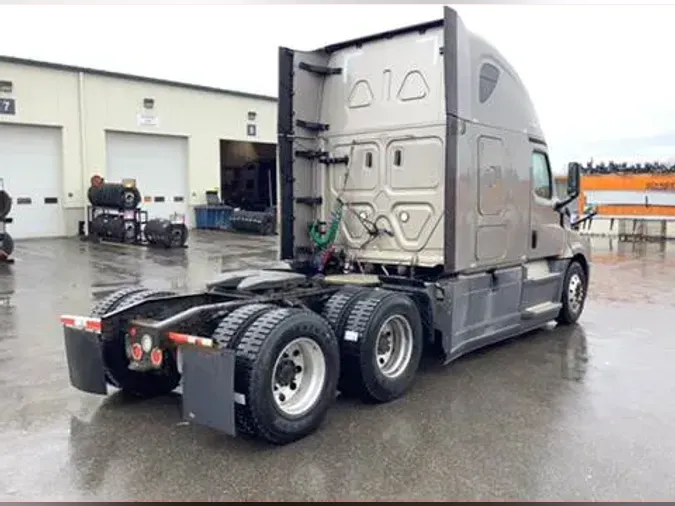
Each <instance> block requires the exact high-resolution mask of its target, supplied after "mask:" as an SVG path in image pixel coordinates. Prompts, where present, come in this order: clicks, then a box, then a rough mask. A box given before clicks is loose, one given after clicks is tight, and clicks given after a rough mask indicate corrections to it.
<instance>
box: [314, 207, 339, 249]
mask: <svg viewBox="0 0 675 506" xmlns="http://www.w3.org/2000/svg"><path fill="white" fill-rule="evenodd" d="M343 208H344V202H342V200H340V199H338V200H337V202H336V204H335V208H334V209H333V212H332V213H331V221H330V226H329V227H328V230H327V231H326V232H325V233H323V232H321V230H320V227H321V222H318V221H315V222H314V223H312V226H311V228H310V229H309V236H310V237H311V239H312V241H313V242H314V245H315V246H316V247H317V248H318V249H319V251H323V250H324V249H326V248H327V247H329V246H331V245H332V244H333V242H335V239H336V237H337V234H338V230H339V229H340V222H341V221H342V209H343Z"/></svg>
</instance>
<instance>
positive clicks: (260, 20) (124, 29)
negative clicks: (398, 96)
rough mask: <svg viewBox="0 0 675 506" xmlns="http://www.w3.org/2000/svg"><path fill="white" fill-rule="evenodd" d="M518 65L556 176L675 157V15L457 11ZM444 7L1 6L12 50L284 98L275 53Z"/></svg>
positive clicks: (2, 39)
mask: <svg viewBox="0 0 675 506" xmlns="http://www.w3.org/2000/svg"><path fill="white" fill-rule="evenodd" d="M455 8H456V9H457V10H458V11H459V13H460V15H461V16H462V18H463V19H464V22H465V24H466V25H467V27H468V28H469V29H471V30H473V31H475V32H477V33H479V34H481V35H483V36H484V37H486V38H487V39H488V40H490V41H491V42H493V43H494V44H495V45H496V46H498V48H499V49H500V50H501V51H502V53H503V54H504V56H506V58H508V59H509V60H510V61H511V63H512V64H513V65H514V66H515V67H516V69H517V71H518V72H519V74H520V76H521V77H522V79H523V80H524V82H525V84H526V86H527V87H528V89H529V91H530V94H531V96H532V98H533V100H534V102H535V105H536V107H537V109H538V111H539V115H540V119H541V122H542V126H543V127H544V130H545V133H546V135H547V138H548V140H549V144H550V145H551V150H552V161H553V164H554V166H555V168H556V169H560V168H561V167H563V166H564V165H565V164H566V163H567V162H568V161H570V160H571V159H580V161H585V160H587V159H588V158H589V157H590V156H595V158H596V159H599V158H603V157H612V156H614V157H617V158H631V159H644V158H653V157H661V158H663V157H666V158H670V157H673V156H674V155H675V64H673V50H674V49H675V42H673V40H674V39H673V36H672V29H673V26H675V24H674V22H675V5H673V6H667V5H664V6H653V5H652V6H629V5H614V6H611V5H605V6H590V5H579V6H573V5H567V6H565V5H514V6H511V5H499V6H498V5H477V6H470V5H458V6H456V7H455ZM441 15H442V7H441V6H440V5H418V6H395V5H342V6H320V5H294V6H282V5H247V6H241V5H202V6H180V5H166V6H160V5H155V6H131V5H114V6H88V5H79V6H78V5H70V6H63V5H62V6H45V5H22V6H8V5H3V6H0V19H2V20H3V22H2V28H1V29H0V53H2V54H5V55H11V56H20V57H26V58H33V59H38V60H47V61H53V62H58V63H66V64H73V65H82V66H89V67H95V68H101V69H105V70H113V71H121V72H127V73H132V74H141V75H148V76H152V77H160V78H167V79H173V80H179V81H187V82H192V83H197V84H205V85H212V86H217V87H222V88H230V89H239V90H245V91H250V92H256V93H263V94H270V95H276V92H277V47H278V46H279V45H286V46H290V47H296V48H301V49H312V48H314V47H320V46H322V45H325V44H328V43H332V42H338V41H340V40H343V39H347V38H352V37H356V36H359V35H364V34H368V33H371V32H377V31H382V30H387V29H390V28H394V27H397V26H403V25H406V24H411V23H416V22H420V21H426V20H429V19H435V18H438V17H440V16H441Z"/></svg>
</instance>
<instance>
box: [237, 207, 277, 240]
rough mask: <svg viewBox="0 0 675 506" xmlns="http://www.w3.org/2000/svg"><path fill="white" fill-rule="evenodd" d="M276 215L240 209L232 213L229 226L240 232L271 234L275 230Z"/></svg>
mask: <svg viewBox="0 0 675 506" xmlns="http://www.w3.org/2000/svg"><path fill="white" fill-rule="evenodd" d="M275 222H276V215H275V214H274V213H271V212H258V211H242V210H237V211H234V212H233V213H232V218H231V220H230V226H231V227H232V229H233V230H237V231H240V232H252V233H254V234H260V235H271V234H273V233H274V231H275Z"/></svg>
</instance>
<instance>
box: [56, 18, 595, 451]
mask: <svg viewBox="0 0 675 506" xmlns="http://www.w3.org/2000/svg"><path fill="white" fill-rule="evenodd" d="M579 169H580V167H579V166H578V165H576V164H571V165H570V166H569V174H568V178H567V181H568V192H567V195H566V196H565V197H564V198H561V197H558V196H556V192H555V190H554V179H553V175H552V172H551V166H550V163H549V158H548V155H547V145H546V141H545V139H544V135H543V133H542V131H541V128H540V126H539V122H538V119H537V114H536V112H535V109H534V107H533V105H532V102H531V101H530V98H529V96H528V93H527V91H526V89H525V87H524V86H523V83H522V82H521V81H520V79H519V78H518V76H517V74H516V72H515V70H514V69H513V68H512V67H511V66H510V65H509V63H508V62H507V61H506V60H505V59H504V57H502V55H500V53H499V52H498V51H497V50H496V49H495V48H494V47H493V46H491V45H490V44H489V43H487V42H486V41H485V40H483V39H482V38H481V37H479V36H477V35H475V34H474V33H472V32H470V31H469V30H467V29H466V28H465V26H464V24H463V23H462V21H461V20H460V18H459V17H458V15H457V13H456V12H455V11H454V10H453V9H451V8H445V9H444V16H443V18H442V19H440V20H438V21H433V22H429V23H424V24H420V25H415V26H409V27H406V28H401V29H397V30H394V31H391V32H388V33H382V34H377V35H372V36H369V37H364V38H361V39H358V40H351V41H348V42H343V43H339V44H335V45H332V46H328V47H324V48H321V49H318V50H315V51H309V52H303V51H296V50H292V49H288V48H280V50H279V103H278V171H279V177H278V202H279V209H278V212H279V230H280V232H279V253H280V255H279V260H280V262H279V264H278V265H270V267H269V268H266V269H255V270H237V271H230V272H225V273H223V274H222V275H221V276H220V277H219V278H218V279H216V280H214V281H212V282H211V283H208V284H207V285H206V286H205V288H204V289H203V290H201V291H198V292H196V293H187V294H178V293H173V292H168V291H157V290H150V289H147V288H144V287H142V286H138V287H130V288H127V289H123V290H120V291H118V292H115V293H113V294H112V295H110V296H108V297H106V298H104V299H103V300H101V301H99V302H98V303H97V304H96V305H95V306H94V308H93V309H92V311H91V313H90V314H89V315H87V316H68V315H65V316H62V317H61V322H62V325H63V331H64V338H65V350H66V356H67V361H68V368H69V375H70V381H71V384H72V385H73V386H74V387H76V388H78V389H80V390H82V391H85V392H90V393H94V394H100V395H106V394H107V393H108V387H109V386H113V387H115V388H118V389H121V390H123V391H126V392H128V393H130V394H132V395H135V396H140V397H150V396H156V395H162V394H167V393H169V392H171V391H174V390H177V389H179V390H182V392H181V393H182V409H183V415H184V417H185V419H186V420H188V421H191V422H194V423H196V424H200V425H203V426H207V427H210V428H212V429H216V430H219V431H222V432H224V433H226V434H230V435H236V434H242V433H244V434H248V435H250V436H254V437H259V438H262V439H265V440H267V441H269V442H272V443H276V444H285V443H289V442H292V441H295V440H297V439H299V438H302V437H305V436H307V435H308V434H310V433H312V432H314V431H315V430H317V429H318V427H319V426H320V425H321V423H322V422H323V420H324V418H325V416H326V414H327V412H328V410H329V408H330V406H331V405H332V404H333V402H334V400H335V398H336V395H337V394H338V393H341V394H343V395H350V396H358V397H360V398H361V399H363V400H364V401H366V402H376V403H385V402H388V401H392V400H393V399H396V398H399V397H401V396H403V395H404V394H405V393H406V391H407V390H408V389H409V388H410V387H411V385H412V383H413V381H414V379H415V375H416V372H417V370H418V367H419V364H420V358H421V355H422V352H423V349H425V348H428V349H429V350H430V351H431V352H435V353H438V356H439V357H440V359H441V360H443V361H444V362H446V363H449V362H452V361H453V360H455V359H457V358H458V357H460V356H462V355H463V354H466V353H468V352H471V351H472V350H476V349H477V348H480V347H483V346H485V345H488V344H491V343H495V342H497V341H500V340H504V339H507V338H510V337H514V336H516V335H519V334H522V333H524V332H527V331H530V330H533V329H535V328H538V327H541V326H543V325H545V324H547V323H549V322H551V321H553V320H555V321H557V322H558V323H559V324H562V325H565V324H571V323H573V322H576V321H577V319H578V318H579V316H580V314H581V312H582V310H583V307H584V302H585V299H586V294H587V286H588V279H589V264H590V251H589V246H588V244H587V242H585V239H583V238H582V237H581V236H580V235H579V234H578V232H577V231H576V230H575V228H576V224H574V223H570V219H569V215H567V214H566V213H565V212H563V209H564V207H565V205H566V204H567V203H569V202H570V201H571V200H572V199H574V198H575V197H576V196H577V195H578V193H579V177H580V171H579Z"/></svg>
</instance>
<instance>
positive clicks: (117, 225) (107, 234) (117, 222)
mask: <svg viewBox="0 0 675 506" xmlns="http://www.w3.org/2000/svg"><path fill="white" fill-rule="evenodd" d="M91 232H92V234H93V235H94V236H95V237H97V238H99V239H107V240H111V241H116V242H122V241H124V237H125V226H124V219H123V218H122V216H121V215H117V214H99V215H98V216H96V218H94V219H93V220H92V222H91Z"/></svg>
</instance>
